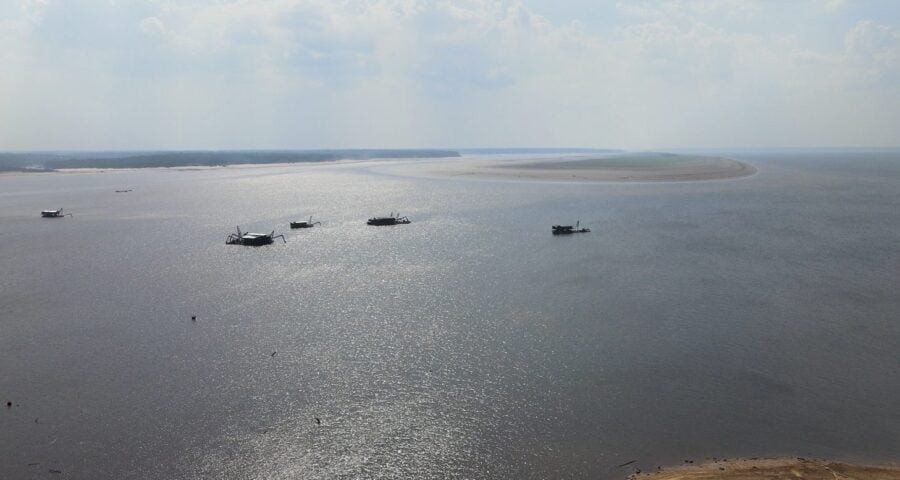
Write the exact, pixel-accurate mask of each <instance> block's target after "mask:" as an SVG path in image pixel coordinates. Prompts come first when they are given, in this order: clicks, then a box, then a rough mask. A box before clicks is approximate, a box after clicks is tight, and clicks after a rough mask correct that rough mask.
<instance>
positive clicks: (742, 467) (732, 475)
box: [628, 457, 900, 480]
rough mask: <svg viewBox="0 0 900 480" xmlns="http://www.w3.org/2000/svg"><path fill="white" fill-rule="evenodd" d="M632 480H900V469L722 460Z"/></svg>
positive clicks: (663, 469)
mask: <svg viewBox="0 0 900 480" xmlns="http://www.w3.org/2000/svg"><path fill="white" fill-rule="evenodd" d="M628 478H629V479H632V480H636V479H638V478H641V479H647V480H769V479H773V478H774V479H788V478H790V479H801V480H835V479H842V480H900V466H897V465H881V466H878V465H857V464H849V463H841V462H831V461H827V460H813V459H806V458H801V457H797V458H741V459H732V460H727V459H722V460H714V461H711V462H706V463H702V464H697V465H694V464H684V465H679V466H676V467H658V469H656V470H654V471H651V472H641V471H640V470H638V469H632V474H631V475H629V476H628Z"/></svg>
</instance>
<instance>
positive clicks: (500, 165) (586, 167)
mask: <svg viewBox="0 0 900 480" xmlns="http://www.w3.org/2000/svg"><path fill="white" fill-rule="evenodd" d="M642 160H643V161H642ZM416 168H417V169H418V170H419V172H420V173H422V174H424V175H427V176H438V177H468V178H481V179H487V180H523V181H557V182H685V181H700V180H722V179H730V178H739V177H745V176H749V175H753V174H754V173H756V172H757V170H756V167H754V166H752V165H749V164H747V163H744V162H739V161H737V160H733V159H729V158H720V157H697V156H690V157H689V156H680V155H671V156H660V157H658V159H657V160H655V161H649V162H648V161H646V158H639V157H629V156H617V157H611V156H610V157H601V158H591V157H587V158H584V157H581V158H579V157H574V158H573V157H562V158H552V159H536V160H535V159H529V160H492V159H485V158H478V159H466V158H464V159H460V160H455V161H452V162H430V163H428V164H427V165H422V166H418V167H416Z"/></svg>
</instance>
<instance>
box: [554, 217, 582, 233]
mask: <svg viewBox="0 0 900 480" xmlns="http://www.w3.org/2000/svg"><path fill="white" fill-rule="evenodd" d="M580 226H581V220H578V221H577V222H575V225H574V226H573V225H553V226H552V227H551V231H552V232H553V234H554V235H568V234H570V233H588V232H590V231H591V229H590V228H579V227H580Z"/></svg>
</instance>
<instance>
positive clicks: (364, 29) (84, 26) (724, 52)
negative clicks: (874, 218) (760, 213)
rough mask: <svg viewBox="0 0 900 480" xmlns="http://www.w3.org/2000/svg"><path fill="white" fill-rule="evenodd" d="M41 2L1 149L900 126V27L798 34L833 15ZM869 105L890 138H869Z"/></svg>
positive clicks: (1, 126)
mask: <svg viewBox="0 0 900 480" xmlns="http://www.w3.org/2000/svg"><path fill="white" fill-rule="evenodd" d="M21 5H22V9H20V10H21V12H20V18H19V19H17V20H15V22H13V23H9V24H7V26H6V27H3V25H4V24H0V40H3V42H2V43H0V58H2V59H6V60H8V61H10V62H11V63H6V65H9V66H11V67H13V68H15V74H11V73H9V70H7V73H3V72H0V103H2V104H3V105H4V106H5V107H6V108H4V109H2V110H0V131H3V132H5V134H0V148H68V147H73V146H76V147H82V148H156V147H166V148H186V147H191V148H203V147H216V148H229V147H244V148H246V147H365V146H427V145H440V146H454V145H459V146H467V145H586V146H591V145H594V146H623V147H646V148H651V147H656V146H667V145H668V146H690V145H700V146H703V145H714V146H722V145H729V144H730V145H767V144H776V143H777V144H785V143H790V142H791V141H792V140H791V138H794V139H796V141H802V142H803V143H806V144H828V143H838V144H859V143H880V144H885V143H891V142H894V141H895V140H894V139H893V136H892V135H889V134H887V133H884V132H885V131H886V130H884V129H883V128H882V127H880V125H885V124H887V125H892V126H894V127H898V126H900V124H898V122H900V114H896V113H890V112H889V111H888V112H886V107H888V106H898V105H897V102H898V100H897V97H898V95H897V85H900V78H898V77H900V75H898V62H900V56H898V44H900V41H898V29H897V27H896V26H895V25H890V24H888V23H877V22H873V21H869V20H866V19H864V18H852V17H847V18H846V19H844V20H845V21H844V22H824V21H823V22H822V24H821V25H818V26H817V25H813V26H812V27H809V26H808V27H804V28H805V29H806V30H800V29H795V28H793V26H795V25H800V24H804V23H803V22H801V21H800V20H801V19H802V20H808V19H815V18H817V17H816V15H819V16H821V12H822V8H823V5H824V6H825V7H829V5H830V4H828V2H826V3H825V4H823V3H821V2H806V3H801V2H796V3H792V4H791V5H790V7H791V8H790V9H788V10H789V11H788V13H785V12H784V11H783V10H784V9H782V8H781V5H782V4H781V3H780V2H778V3H772V4H769V3H763V2H745V1H737V0H696V1H687V0H660V1H643V2H628V3H624V2H621V3H617V4H613V3H606V4H602V3H598V4H597V5H596V7H595V8H597V9H598V10H602V15H600V16H599V17H595V18H594V19H593V20H592V19H591V18H590V17H584V18H581V17H578V18H575V17H573V18H571V19H570V20H568V21H566V20H560V19H559V18H558V17H559V16H558V15H545V13H547V12H549V13H553V11H552V9H553V8H554V4H553V3H552V2H550V3H546V4H537V3H534V2H532V3H524V2H520V1H506V0H465V1H452V2H451V1H448V0H431V1H426V0H422V1H417V0H368V1H343V2H335V1H331V0H207V1H198V2H180V1H175V0H148V1H146V2H144V3H140V4H137V3H134V2H115V3H111V2H106V3H102V2H97V1H95V0H71V1H70V2H67V3H62V2H53V1H36V0H31V1H29V2H23V3H22V4H21ZM25 6H28V8H30V9H32V10H30V11H31V12H32V13H34V12H37V11H38V10H36V9H38V7H40V15H39V18H40V21H39V22H37V23H36V22H35V21H34V19H35V18H37V17H33V16H30V14H29V15H26V13H25V11H26V8H25ZM834 7H836V5H831V6H830V7H829V8H832V10H834ZM841 11H848V12H849V11H851V9H848V8H844V9H841ZM817 12H818V13H817ZM833 13H834V15H829V16H828V18H835V17H837V18H841V19H843V17H842V15H847V14H846V13H841V12H840V11H836V10H835V11H834V12H833ZM78 15H81V16H79V17H78V18H74V19H73V18H70V17H72V16H78ZM601 17H602V19H604V21H606V22H609V23H608V24H604V25H603V26H599V27H598V26H597V23H596V18H601ZM550 18H555V20H554V21H551V20H550ZM25 25H29V26H28V27H27V28H26V27H25ZM786 25H787V26H788V27H785V26H786ZM804 25H805V24H804ZM838 25H844V27H841V28H840V29H839V28H838ZM848 25H849V26H848ZM810 29H811V30H810ZM823 39H824V41H823ZM11 59H12V60H11ZM40 99H45V100H48V102H46V103H47V104H52V105H54V106H55V108H56V109H57V110H60V111H61V112H62V114H57V115H56V116H55V118H54V119H53V121H52V122H51V121H50V120H48V119H47V117H48V116H50V115H52V114H51V113H50V112H49V111H47V110H46V108H45V107H44V106H42V103H41V102H42V100H40ZM850 109H852V110H853V111H854V112H856V117H857V118H858V119H859V122H860V123H861V124H864V125H865V124H872V125H873V127H872V128H871V129H870V130H866V129H865V128H862V127H860V128H857V129H856V130H854V131H852V132H849V131H848V130H847V129H846V128H844V123H845V122H844V118H843V117H842V115H841V111H842V110H850ZM894 110H900V109H894ZM45 114H47V115H45ZM813 117H814V118H815V122H813V123H814V124H815V125H814V126H807V125H804V124H803V122H802V121H799V120H798V119H800V118H813ZM23 118H24V119H26V120H27V121H25V122H23V121H22V119H23ZM211 119H214V120H211ZM875 124H877V125H879V127H877V128H876V127H875V126H874V125H875ZM48 131H49V132H50V133H51V135H48V134H47V133H48ZM86 131H89V132H90V133H91V134H90V135H86V134H85V133H84V132H86ZM791 132H793V133H796V135H795V137H791ZM48 138H51V139H61V140H59V142H58V144H53V145H48V144H47V143H46V142H47V140H46V139H48ZM84 138H91V139H96V143H93V144H90V145H88V144H85V143H81V142H83V141H84V140H83V139H84Z"/></svg>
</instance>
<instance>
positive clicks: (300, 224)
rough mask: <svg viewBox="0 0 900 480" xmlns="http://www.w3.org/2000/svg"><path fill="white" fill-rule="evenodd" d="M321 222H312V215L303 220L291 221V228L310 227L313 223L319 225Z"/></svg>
mask: <svg viewBox="0 0 900 480" xmlns="http://www.w3.org/2000/svg"><path fill="white" fill-rule="evenodd" d="M321 224H322V222H313V221H312V216H310V217H309V220H307V221H305V222H291V228H312V227H313V225H321Z"/></svg>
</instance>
